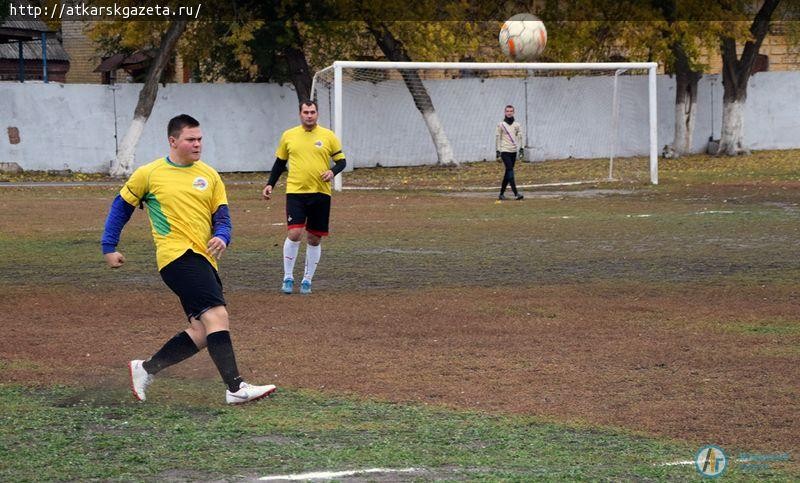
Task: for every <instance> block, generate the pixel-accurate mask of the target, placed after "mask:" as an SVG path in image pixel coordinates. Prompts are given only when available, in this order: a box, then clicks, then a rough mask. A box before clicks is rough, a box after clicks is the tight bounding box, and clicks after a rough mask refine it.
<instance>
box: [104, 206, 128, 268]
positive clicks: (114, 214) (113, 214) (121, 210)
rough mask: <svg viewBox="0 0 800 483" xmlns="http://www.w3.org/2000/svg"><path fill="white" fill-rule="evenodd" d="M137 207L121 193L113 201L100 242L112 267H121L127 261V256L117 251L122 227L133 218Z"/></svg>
mask: <svg viewBox="0 0 800 483" xmlns="http://www.w3.org/2000/svg"><path fill="white" fill-rule="evenodd" d="M135 209H136V207H135V206H133V205H131V204H130V203H128V202H127V201H126V200H124V199H123V198H122V196H121V195H117V196H116V198H114V201H112V202H111V207H110V208H109V210H108V216H107V217H106V224H105V228H104V229H103V237H102V239H101V240H100V244H101V245H102V247H103V256H104V257H105V259H106V263H108V266H109V267H111V268H118V267H121V266H122V264H123V263H125V256H123V255H122V254H121V253H120V252H118V251H117V244H119V236H120V234H121V233H122V229H123V228H124V227H125V224H126V223H128V220H130V219H131V215H132V214H133V210H135Z"/></svg>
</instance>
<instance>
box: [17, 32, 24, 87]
mask: <svg viewBox="0 0 800 483" xmlns="http://www.w3.org/2000/svg"><path fill="white" fill-rule="evenodd" d="M17 45H18V46H19V62H18V64H17V77H18V78H19V81H20V82H25V57H24V56H23V55H22V41H21V40H20V41H19V42H18V43H17Z"/></svg>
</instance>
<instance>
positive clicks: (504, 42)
mask: <svg viewBox="0 0 800 483" xmlns="http://www.w3.org/2000/svg"><path fill="white" fill-rule="evenodd" d="M498 40H499V41H500V48H501V49H502V50H503V53H504V54H506V55H507V56H508V57H509V58H511V59H512V60H515V61H517V62H528V61H531V60H534V59H536V58H537V57H538V56H539V55H540V54H541V53H542V52H543V51H544V47H545V46H546V45H547V29H546V28H545V27H544V23H543V22H542V21H541V20H539V19H538V18H537V17H536V16H535V15H531V14H529V13H519V14H517V15H514V16H513V17H511V18H510V19H508V20H506V21H505V22H504V23H503V27H502V28H501V29H500V36H499V38H498Z"/></svg>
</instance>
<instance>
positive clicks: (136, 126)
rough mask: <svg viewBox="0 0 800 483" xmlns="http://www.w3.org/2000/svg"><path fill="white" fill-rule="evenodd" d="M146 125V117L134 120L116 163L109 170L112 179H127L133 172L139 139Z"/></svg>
mask: <svg viewBox="0 0 800 483" xmlns="http://www.w3.org/2000/svg"><path fill="white" fill-rule="evenodd" d="M145 124H147V118H146V117H134V118H133V121H132V122H131V125H130V126H129V127H128V131H127V132H126V133H125V136H124V137H123V138H122V142H121V143H120V145H119V149H118V150H117V160H116V163H114V164H112V165H111V169H110V170H109V173H108V174H109V175H111V176H112V177H114V178H121V177H126V176H130V175H131V173H132V172H133V160H134V155H135V154H136V146H137V145H138V144H139V139H140V138H141V137H142V132H144V126H145Z"/></svg>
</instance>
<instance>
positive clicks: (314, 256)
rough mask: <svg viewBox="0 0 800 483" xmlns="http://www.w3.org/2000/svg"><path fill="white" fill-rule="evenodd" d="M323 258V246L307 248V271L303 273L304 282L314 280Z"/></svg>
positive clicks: (308, 246) (309, 246)
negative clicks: (318, 265) (320, 260)
mask: <svg viewBox="0 0 800 483" xmlns="http://www.w3.org/2000/svg"><path fill="white" fill-rule="evenodd" d="M321 256H322V244H319V245H317V246H312V245H307V246H306V270H305V273H303V280H308V281H309V282H310V281H311V279H312V278H314V272H316V271H317V264H318V263H319V258H320V257H321Z"/></svg>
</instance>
